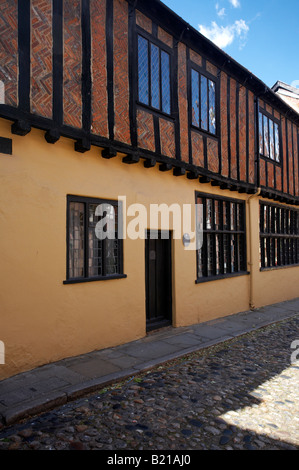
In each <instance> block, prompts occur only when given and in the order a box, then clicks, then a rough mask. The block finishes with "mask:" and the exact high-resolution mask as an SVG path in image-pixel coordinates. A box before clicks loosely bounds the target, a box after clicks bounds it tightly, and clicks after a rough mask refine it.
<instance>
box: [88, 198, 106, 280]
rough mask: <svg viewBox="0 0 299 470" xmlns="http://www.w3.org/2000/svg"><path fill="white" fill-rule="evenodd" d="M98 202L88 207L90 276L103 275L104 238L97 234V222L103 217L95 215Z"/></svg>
mask: <svg viewBox="0 0 299 470" xmlns="http://www.w3.org/2000/svg"><path fill="white" fill-rule="evenodd" d="M97 207H98V204H89V208H88V276H89V277H94V276H102V275H103V269H102V259H103V253H102V240H99V239H98V238H97V236H96V231H95V228H96V224H97V223H98V222H99V221H100V219H101V217H99V216H96V215H95V211H96V208H97Z"/></svg>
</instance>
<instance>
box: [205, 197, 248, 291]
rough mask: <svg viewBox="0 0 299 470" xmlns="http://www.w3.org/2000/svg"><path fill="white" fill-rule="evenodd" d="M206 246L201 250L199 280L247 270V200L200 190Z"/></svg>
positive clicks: (243, 272)
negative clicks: (207, 193)
mask: <svg viewBox="0 0 299 470" xmlns="http://www.w3.org/2000/svg"><path fill="white" fill-rule="evenodd" d="M196 203H197V204H198V205H199V207H200V206H201V207H202V217H200V218H199V219H198V222H199V223H201V228H202V233H203V243H202V246H201V247H199V249H198V250H197V282H202V281H204V280H213V279H218V278H223V277H228V276H232V275H237V274H245V272H246V229H245V227H246V224H245V203H244V202H243V201H240V200H234V199H227V198H221V197H214V196H211V195H205V194H201V193H198V194H197V196H196Z"/></svg>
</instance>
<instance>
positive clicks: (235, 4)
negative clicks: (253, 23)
mask: <svg viewBox="0 0 299 470" xmlns="http://www.w3.org/2000/svg"><path fill="white" fill-rule="evenodd" d="M229 1H230V3H231V4H232V6H233V7H234V8H240V6H241V3H240V1H239V0H229Z"/></svg>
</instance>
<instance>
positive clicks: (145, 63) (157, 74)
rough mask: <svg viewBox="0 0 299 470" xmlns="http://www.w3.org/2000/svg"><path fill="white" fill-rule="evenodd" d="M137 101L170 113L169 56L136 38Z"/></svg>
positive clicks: (146, 41)
mask: <svg viewBox="0 0 299 470" xmlns="http://www.w3.org/2000/svg"><path fill="white" fill-rule="evenodd" d="M138 100H139V102H140V103H142V104H145V105H147V106H150V107H151V108H154V109H157V110H158V111H162V112H163V113H166V114H170V113H171V99H170V55H169V54H168V53H167V52H165V51H164V50H163V49H161V48H160V47H158V46H156V45H155V44H153V43H151V42H150V41H148V40H147V39H145V38H144V37H142V36H140V35H139V36H138Z"/></svg>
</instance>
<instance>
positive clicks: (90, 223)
mask: <svg viewBox="0 0 299 470" xmlns="http://www.w3.org/2000/svg"><path fill="white" fill-rule="evenodd" d="M67 216H68V220H67V245H68V246H67V281H65V282H66V283H67V282H68V281H70V282H71V281H77V282H80V281H81V282H83V281H85V280H89V281H90V280H100V279H107V278H113V277H123V261H122V240H121V239H120V237H119V218H120V214H119V206H118V202H116V201H107V200H102V199H94V198H92V199H90V198H82V197H77V196H68V198H67Z"/></svg>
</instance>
